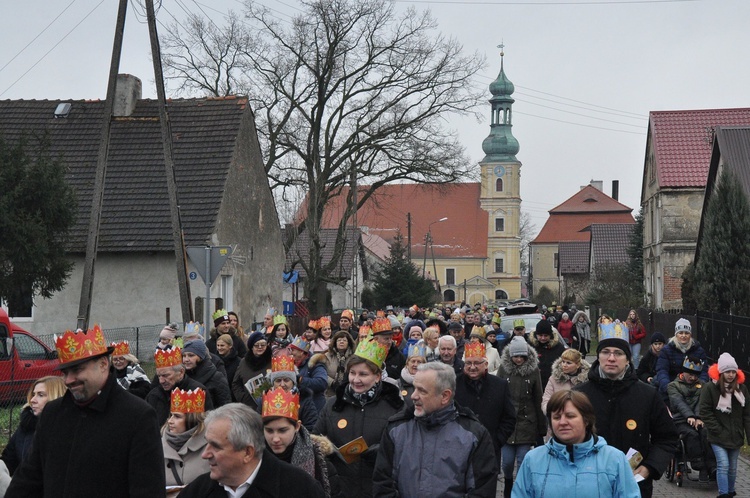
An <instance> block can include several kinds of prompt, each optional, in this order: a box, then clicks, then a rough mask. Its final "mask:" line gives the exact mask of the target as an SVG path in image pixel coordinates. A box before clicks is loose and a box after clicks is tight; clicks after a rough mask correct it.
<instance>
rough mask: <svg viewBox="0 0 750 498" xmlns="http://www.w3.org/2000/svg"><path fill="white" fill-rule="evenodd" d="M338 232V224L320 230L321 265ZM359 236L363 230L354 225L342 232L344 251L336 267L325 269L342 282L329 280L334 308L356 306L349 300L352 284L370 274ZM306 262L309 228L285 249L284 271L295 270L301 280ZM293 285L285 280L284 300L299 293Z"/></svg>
mask: <svg viewBox="0 0 750 498" xmlns="http://www.w3.org/2000/svg"><path fill="white" fill-rule="evenodd" d="M285 231H286V229H282V231H281V232H282V233H281V236H282V240H284V238H285V237H286V233H285ZM337 232H338V229H337V228H323V229H321V230H320V245H321V265H323V266H324V267H325V266H326V265H330V264H331V260H332V259H333V252H334V249H335V247H336V236H337ZM362 238H363V235H362V233H360V232H359V231H358V230H354V227H351V228H349V229H347V230H346V233H345V234H344V244H343V255H342V256H341V258H340V259H339V263H338V264H337V265H336V267H335V268H331V269H330V270H329V271H328V272H326V273H327V274H328V275H330V277H332V278H336V279H340V280H341V281H342V282H343V283H342V284H340V285H334V284H328V290H329V291H330V292H331V305H332V308H333V309H340V308H350V307H355V306H353V304H352V301H351V299H352V297H351V296H352V294H353V292H354V290H355V287H357V286H358V285H359V282H363V281H366V280H367V279H368V278H369V273H368V269H369V268H371V267H373V265H372V263H371V264H370V265H368V264H366V261H367V259H368V255H367V254H366V251H365V246H364V244H363V243H362ZM370 240H371V241H372V237H370ZM388 254H390V252H389V253H388ZM386 257H387V256H386ZM309 262H310V236H309V232H307V231H303V232H301V233H300V234H298V235H297V236H296V237H295V238H294V241H293V242H292V245H291V247H290V248H289V250H288V251H287V252H286V262H285V264H284V268H285V270H286V271H294V272H297V278H296V279H295V280H296V282H303V281H304V280H305V278H306V277H307V271H306V269H305V268H306V267H307V266H308V265H309ZM381 262H382V261H381ZM295 285H296V284H284V290H283V299H284V301H290V302H296V301H298V300H299V298H300V296H302V293H301V292H300V289H299V287H295ZM360 291H361V289H357V292H360Z"/></svg>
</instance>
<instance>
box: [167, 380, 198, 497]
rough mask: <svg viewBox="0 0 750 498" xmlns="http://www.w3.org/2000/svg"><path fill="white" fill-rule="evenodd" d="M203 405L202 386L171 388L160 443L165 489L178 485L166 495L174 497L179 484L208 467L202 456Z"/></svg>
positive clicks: (190, 479)
mask: <svg viewBox="0 0 750 498" xmlns="http://www.w3.org/2000/svg"><path fill="white" fill-rule="evenodd" d="M205 408H206V392H205V391H204V390H203V389H200V388H196V389H194V390H191V391H183V390H182V389H175V390H174V391H172V394H171V399H170V407H169V412H170V413H169V418H168V419H167V423H166V424H164V427H162V430H161V444H162V448H163V450H164V466H165V472H164V473H165V475H166V477H167V488H168V489H169V487H170V486H175V487H179V488H178V489H175V490H173V492H172V493H168V494H167V496H168V497H173V496H177V493H179V491H180V489H181V488H182V487H184V486H187V485H188V484H190V483H191V482H193V480H194V479H195V478H196V477H198V476H199V475H201V474H205V473H206V472H208V471H209V470H210V469H209V466H208V460H204V459H203V458H201V453H203V450H204V449H205V448H206V435H205V427H204V425H203V421H204V420H205V419H206V413H205Z"/></svg>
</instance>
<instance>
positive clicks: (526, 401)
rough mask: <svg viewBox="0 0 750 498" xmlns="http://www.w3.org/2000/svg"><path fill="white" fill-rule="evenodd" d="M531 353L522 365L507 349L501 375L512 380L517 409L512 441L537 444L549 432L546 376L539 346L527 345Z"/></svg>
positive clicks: (511, 386) (510, 381)
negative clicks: (545, 406)
mask: <svg viewBox="0 0 750 498" xmlns="http://www.w3.org/2000/svg"><path fill="white" fill-rule="evenodd" d="M526 347H527V348H528V350H529V356H528V358H527V360H526V361H525V362H523V363H522V364H521V365H516V364H515V363H513V360H512V359H511V357H510V348H505V349H503V354H502V356H501V357H500V368H499V369H498V371H497V376H498V377H500V378H501V379H505V380H506V381H507V382H508V384H509V391H510V397H511V400H512V401H513V407H514V408H515V410H516V425H515V427H514V429H513V432H512V433H511V435H510V436H509V437H508V440H507V441H506V443H508V444H536V442H537V440H538V439H539V437H541V436H544V435H545V434H547V421H546V419H545V417H544V414H543V413H542V391H543V389H542V380H541V379H540V377H539V360H538V359H537V357H536V355H535V354H534V352H535V350H534V348H533V347H531V346H530V345H528V344H527V345H526Z"/></svg>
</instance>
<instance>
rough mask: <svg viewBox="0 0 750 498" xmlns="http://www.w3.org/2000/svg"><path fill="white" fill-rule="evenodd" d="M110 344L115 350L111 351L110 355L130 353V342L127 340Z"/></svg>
mask: <svg viewBox="0 0 750 498" xmlns="http://www.w3.org/2000/svg"><path fill="white" fill-rule="evenodd" d="M110 346H111V347H113V348H115V350H114V351H112V356H122V355H124V354H130V343H128V341H122V342H113V343H112V344H110Z"/></svg>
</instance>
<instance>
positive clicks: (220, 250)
mask: <svg viewBox="0 0 750 498" xmlns="http://www.w3.org/2000/svg"><path fill="white" fill-rule="evenodd" d="M185 250H186V251H187V255H188V259H189V260H190V262H191V263H192V264H193V266H194V267H195V270H196V271H197V272H198V275H200V276H201V278H202V279H203V281H204V282H205V283H206V301H205V304H204V306H203V310H204V311H203V319H204V326H205V327H204V330H205V334H206V338H208V332H209V330H211V326H210V323H211V285H212V284H213V283H214V280H215V279H216V277H217V276H219V272H220V271H221V268H222V267H223V266H224V263H225V262H226V260H227V259H229V256H231V255H232V248H231V246H188V247H186V248H185Z"/></svg>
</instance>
